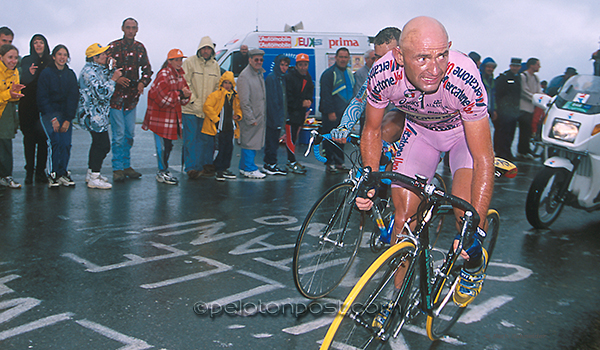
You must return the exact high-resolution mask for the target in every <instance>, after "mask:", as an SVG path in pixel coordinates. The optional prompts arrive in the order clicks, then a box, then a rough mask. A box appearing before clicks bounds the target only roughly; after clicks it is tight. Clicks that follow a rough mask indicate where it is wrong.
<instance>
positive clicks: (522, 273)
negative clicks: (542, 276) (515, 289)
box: [486, 261, 533, 282]
mask: <svg viewBox="0 0 600 350" xmlns="http://www.w3.org/2000/svg"><path fill="white" fill-rule="evenodd" d="M490 266H497V267H504V268H507V269H514V270H516V271H515V272H513V273H512V274H510V275H507V276H491V275H488V276H487V277H486V279H487V280H488V281H500V282H517V281H521V280H524V279H526V278H528V277H529V276H531V274H532V273H533V271H531V270H530V269H528V268H526V267H523V266H519V265H514V264H505V263H498V262H493V261H490Z"/></svg>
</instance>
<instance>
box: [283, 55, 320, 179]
mask: <svg viewBox="0 0 600 350" xmlns="http://www.w3.org/2000/svg"><path fill="white" fill-rule="evenodd" d="M309 63H310V59H309V58H308V55H307V54H305V53H299V54H298V55H296V66H295V67H290V69H288V71H287V73H286V75H285V78H286V79H285V80H286V100H287V109H288V117H287V121H286V125H285V134H286V137H285V144H286V146H287V155H288V162H287V166H286V167H287V170H288V171H289V172H292V173H294V174H306V168H305V167H304V166H302V164H300V163H299V162H298V161H296V154H295V153H296V140H297V139H298V133H299V132H300V128H302V126H303V125H304V121H305V120H306V116H307V115H308V114H309V111H310V106H311V105H312V103H313V93H314V91H315V84H314V83H313V80H312V77H311V76H310V73H308V66H309Z"/></svg>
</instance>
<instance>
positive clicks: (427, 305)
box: [346, 171, 479, 341]
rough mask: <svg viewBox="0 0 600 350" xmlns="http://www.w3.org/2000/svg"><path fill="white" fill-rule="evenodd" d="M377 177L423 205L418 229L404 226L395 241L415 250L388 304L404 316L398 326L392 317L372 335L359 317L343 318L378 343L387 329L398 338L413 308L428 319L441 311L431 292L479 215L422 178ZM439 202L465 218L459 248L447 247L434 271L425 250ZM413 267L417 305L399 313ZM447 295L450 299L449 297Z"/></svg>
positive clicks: (436, 288) (387, 174) (369, 302)
mask: <svg viewBox="0 0 600 350" xmlns="http://www.w3.org/2000/svg"><path fill="white" fill-rule="evenodd" d="M368 176H369V172H368V171H366V172H365V174H363V176H362V177H363V178H366V177H368ZM378 177H380V178H389V179H391V180H393V181H394V180H396V181H400V182H402V183H405V184H407V185H411V186H412V187H413V188H415V189H417V190H419V192H421V196H422V198H423V203H425V206H424V208H423V210H422V211H421V214H420V215H419V216H420V217H417V220H418V221H417V222H418V225H417V227H416V228H415V230H414V233H413V231H412V230H411V229H410V226H409V225H408V224H406V223H405V226H404V227H405V229H406V232H407V234H405V235H402V236H400V237H398V238H399V239H400V242H399V243H401V242H404V241H409V242H411V243H412V244H413V245H414V246H415V247H416V249H415V251H414V254H412V256H411V259H410V260H411V261H410V264H409V266H408V268H407V270H406V271H407V272H406V275H405V277H404V280H403V284H402V286H401V288H400V291H399V292H398V295H397V296H396V297H395V298H394V300H393V304H392V311H391V312H392V313H394V312H400V311H404V315H402V317H400V318H399V319H398V321H397V323H398V324H397V325H391V324H389V322H390V321H391V320H394V319H395V317H388V318H387V319H386V321H385V323H384V324H383V327H381V328H380V329H378V330H377V331H375V330H374V327H373V326H372V325H370V324H368V323H366V322H365V321H364V320H362V318H361V315H360V314H350V315H346V316H348V317H350V318H351V319H353V320H354V321H356V322H357V323H358V324H359V325H361V326H362V327H364V328H365V329H367V330H368V331H369V332H370V333H372V334H373V335H374V336H375V337H377V338H379V339H381V340H382V341H386V340H387V339H388V338H389V336H390V335H391V333H390V332H389V330H391V329H393V330H394V332H393V337H397V336H398V335H399V333H400V331H401V329H402V327H403V326H404V324H405V323H406V321H407V320H408V317H409V315H410V312H411V311H412V310H413V308H415V307H416V306H419V308H420V310H421V311H422V312H424V313H426V314H428V315H430V316H432V315H433V314H434V313H435V312H436V311H437V313H438V314H439V310H441V309H442V308H443V305H445V303H447V302H448V301H449V300H444V301H443V303H442V306H440V307H439V308H438V310H434V309H433V303H434V300H435V297H436V296H435V295H434V292H435V291H439V290H440V286H441V285H442V284H443V283H444V282H445V280H446V279H447V278H448V277H449V276H448V274H449V273H450V271H451V270H452V268H453V266H454V263H455V262H456V260H457V259H458V257H459V255H460V251H461V250H462V247H463V245H464V241H465V239H466V238H467V236H468V234H470V233H472V231H473V230H474V228H475V227H477V225H478V224H479V215H478V214H477V212H476V211H475V209H474V208H473V207H472V206H471V205H470V204H469V203H468V202H466V201H463V200H461V199H458V198H456V197H453V196H449V195H447V194H445V193H444V192H443V191H442V190H440V189H438V188H437V187H435V185H431V184H430V185H427V179H425V178H423V177H417V179H412V178H410V177H407V176H404V175H401V174H397V173H391V172H384V173H378ZM443 201H447V202H450V204H452V205H456V206H457V207H459V208H461V209H463V210H465V215H464V217H463V222H462V228H461V234H460V240H459V244H458V245H457V247H456V249H454V247H453V246H451V247H450V249H449V250H448V253H447V255H446V258H445V260H444V262H443V263H442V265H441V266H440V267H439V268H437V269H435V270H434V268H433V261H432V259H431V253H430V247H429V231H428V225H429V223H430V222H431V220H432V218H433V214H434V213H435V212H436V210H437V208H438V207H439V206H440V205H441V202H443ZM375 211H376V212H378V209H377V208H375ZM400 263H401V262H398V263H395V264H394V266H395V267H394V269H392V270H393V271H394V272H392V273H390V276H388V278H387V279H386V280H382V281H381V282H380V284H379V285H378V287H377V288H376V289H375V291H374V292H373V293H371V294H370V295H369V297H368V299H367V302H366V303H365V305H366V307H365V308H364V309H365V310H367V309H368V308H369V306H370V305H372V303H373V301H374V300H375V299H376V297H377V296H378V294H379V292H380V291H381V288H382V286H384V285H385V284H386V283H388V282H389V281H390V280H389V279H390V278H394V276H395V271H396V270H397V266H399V265H400ZM415 264H419V267H420V271H419V272H420V276H419V277H420V286H419V288H418V289H417V290H416V291H415V292H416V293H420V294H421V298H420V303H419V304H413V305H406V306H405V307H404V310H402V308H400V307H399V305H400V304H401V302H402V300H405V298H406V297H410V295H408V293H410V292H411V289H410V288H411V286H412V284H413V282H414V278H415V276H414V273H415V269H416V265H415ZM438 277H441V278H438ZM434 278H435V281H436V283H435V284H432V283H431V282H432V281H434ZM448 295H450V293H449V294H448ZM413 299H415V302H416V298H408V299H406V300H407V301H411V300H413ZM446 299H449V298H446Z"/></svg>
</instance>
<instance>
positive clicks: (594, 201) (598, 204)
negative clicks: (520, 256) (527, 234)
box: [525, 74, 600, 229]
mask: <svg viewBox="0 0 600 350" xmlns="http://www.w3.org/2000/svg"><path fill="white" fill-rule="evenodd" d="M533 103H534V105H536V106H538V107H541V108H543V109H544V110H545V111H546V115H545V120H544V121H543V125H542V134H541V137H542V142H543V143H544V145H545V151H544V152H545V157H544V159H545V161H544V167H543V168H542V170H540V172H539V173H538V174H537V175H536V177H535V178H534V179H533V182H532V183H531V186H530V187H529V192H528V194H527V203H526V206H525V214H526V215H527V221H529V223H530V224H531V225H532V226H533V227H535V228H538V229H541V228H548V227H549V226H550V225H551V224H552V223H553V222H554V221H555V220H556V219H557V218H558V215H559V214H560V212H561V211H562V209H563V207H564V206H565V205H568V206H572V207H574V208H578V209H584V210H586V211H588V212H591V211H594V210H598V209H600V76H593V75H583V74H582V75H575V76H573V77H571V78H570V79H569V80H568V81H566V82H565V84H564V86H563V87H562V89H561V90H560V92H559V93H558V94H557V95H556V96H555V97H550V96H548V95H545V94H534V96H533Z"/></svg>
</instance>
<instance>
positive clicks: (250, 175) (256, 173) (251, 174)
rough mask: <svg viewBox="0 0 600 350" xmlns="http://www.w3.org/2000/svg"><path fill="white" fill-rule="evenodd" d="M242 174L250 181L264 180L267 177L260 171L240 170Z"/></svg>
mask: <svg viewBox="0 0 600 350" xmlns="http://www.w3.org/2000/svg"><path fill="white" fill-rule="evenodd" d="M240 174H242V175H244V176H245V177H247V178H249V179H264V178H265V177H266V176H267V175H265V174H263V173H261V172H260V171H259V170H258V169H256V170H254V171H245V170H242V169H240Z"/></svg>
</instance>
